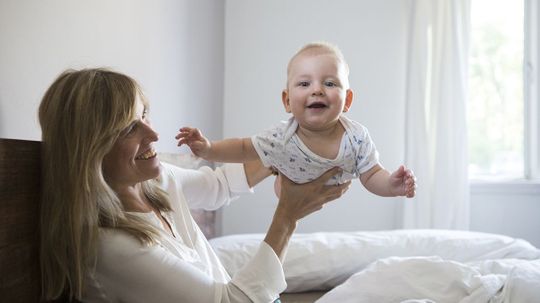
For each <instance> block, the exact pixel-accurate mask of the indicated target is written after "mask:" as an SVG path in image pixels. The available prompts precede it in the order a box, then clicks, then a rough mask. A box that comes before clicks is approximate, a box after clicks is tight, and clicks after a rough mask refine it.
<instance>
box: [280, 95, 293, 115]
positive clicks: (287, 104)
mask: <svg viewBox="0 0 540 303" xmlns="http://www.w3.org/2000/svg"><path fill="white" fill-rule="evenodd" d="M281 101H282V102H283V106H284V107H285V111H286V112H287V113H290V112H291V105H290V102H289V91H288V90H287V89H284V90H283V91H282V92H281Z"/></svg>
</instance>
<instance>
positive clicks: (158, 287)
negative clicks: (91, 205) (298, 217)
mask: <svg viewBox="0 0 540 303" xmlns="http://www.w3.org/2000/svg"><path fill="white" fill-rule="evenodd" d="M101 239H102V241H103V242H102V245H101V247H100V251H99V257H98V260H99V262H98V264H97V273H98V275H99V276H100V277H99V280H100V281H101V284H102V290H103V291H104V293H105V295H106V296H107V297H109V298H110V299H112V300H113V301H115V302H116V301H120V302H134V303H138V302H141V303H142V302H155V303H162V302H163V303H165V302H272V301H274V300H275V299H276V298H277V297H278V294H279V293H280V292H281V291H283V290H284V289H285V287H286V284H285V278H284V274H283V271H282V270H281V268H282V267H281V263H280V261H279V259H278V258H277V256H276V255H275V254H274V253H273V250H272V249H271V248H270V247H269V246H268V245H267V244H266V243H264V242H263V244H261V247H260V248H259V251H258V253H257V254H256V256H255V257H254V258H253V259H252V260H251V262H249V263H248V264H247V265H246V266H245V267H244V268H243V269H242V270H241V271H239V272H238V273H237V274H236V275H235V276H234V277H233V279H232V281H231V282H229V283H220V282H216V281H215V280H214V279H212V277H211V276H209V275H207V274H205V273H204V272H202V271H201V270H200V269H198V268H197V267H196V266H194V265H193V264H191V263H189V262H187V261H185V260H182V259H180V258H178V257H176V256H175V255H173V254H172V253H170V252H168V251H167V250H166V249H164V248H163V247H161V246H159V245H154V246H151V247H144V246H142V245H141V243H140V242H139V241H138V240H136V239H135V238H133V237H132V236H129V235H127V234H125V233H124V232H121V231H108V232H106V233H104V234H102V238H101Z"/></svg>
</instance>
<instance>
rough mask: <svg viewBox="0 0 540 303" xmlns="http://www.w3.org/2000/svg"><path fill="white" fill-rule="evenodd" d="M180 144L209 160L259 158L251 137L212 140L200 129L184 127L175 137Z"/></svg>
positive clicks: (247, 159)
mask: <svg viewBox="0 0 540 303" xmlns="http://www.w3.org/2000/svg"><path fill="white" fill-rule="evenodd" d="M175 138H176V139H178V146H180V145H182V144H186V145H187V146H189V148H190V149H191V151H192V152H193V154H195V155H196V156H198V157H201V158H203V159H205V160H208V161H214V162H227V163H245V162H248V161H253V160H259V155H258V154H257V152H256V151H255V147H253V143H251V139H250V138H231V139H224V140H220V141H213V142H210V140H208V139H207V138H206V137H205V136H204V135H203V134H202V133H201V131H200V130H199V129H197V128H191V127H182V128H181V129H180V131H179V132H178V134H177V135H176V137H175Z"/></svg>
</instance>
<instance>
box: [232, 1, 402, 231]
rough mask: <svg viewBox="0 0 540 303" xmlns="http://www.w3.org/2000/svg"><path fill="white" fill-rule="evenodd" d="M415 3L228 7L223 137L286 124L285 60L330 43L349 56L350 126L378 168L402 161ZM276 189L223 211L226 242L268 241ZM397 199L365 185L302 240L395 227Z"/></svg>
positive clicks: (306, 227)
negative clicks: (357, 127) (248, 236)
mask: <svg viewBox="0 0 540 303" xmlns="http://www.w3.org/2000/svg"><path fill="white" fill-rule="evenodd" d="M408 3H409V1H395V0H381V1H372V0H358V1H339V2H336V1H329V0H326V1H325V0H318V1H312V0H296V1H289V0H274V1H253V0H231V1H227V5H226V14H225V37H226V39H225V99H224V102H225V103H224V118H223V119H224V128H223V129H224V135H225V136H226V137H230V136H249V135H252V134H254V133H256V132H257V131H259V130H262V129H265V128H268V127H269V126H271V125H273V124H275V123H277V122H278V121H279V120H283V119H286V118H287V117H288V115H287V114H286V113H285V111H284V109H283V106H282V105H281V91H282V89H283V88H284V84H285V81H286V65H287V62H288V60H289V58H290V57H291V56H292V55H293V54H294V52H295V51H296V50H297V49H298V48H300V47H301V46H302V45H303V44H305V43H307V42H310V41H313V40H327V41H329V42H332V43H335V44H337V45H338V46H339V47H340V48H341V49H342V51H343V53H344V55H345V58H346V59H347V61H348V63H349V65H350V69H351V75H350V85H351V88H352V89H353V90H354V91H355V100H354V103H353V105H352V108H351V111H350V112H349V114H348V116H349V117H350V118H352V119H355V120H357V121H359V122H361V123H363V124H364V125H365V126H367V127H368V129H369V130H370V134H371V135H372V137H373V138H374V140H375V143H376V144H377V148H378V149H379V152H380V155H381V159H382V163H383V164H384V165H385V166H387V167H388V168H390V169H394V168H396V167H397V166H398V165H399V164H401V163H402V161H403V157H402V155H403V148H404V144H403V135H404V133H403V124H404V121H403V111H404V108H403V106H402V104H403V103H404V100H403V98H404V93H403V92H404V83H405V78H404V77H405V56H406V53H405V51H404V45H405V43H406V40H405V38H406V30H407V12H408ZM272 186H273V180H270V179H268V180H266V181H264V182H263V184H262V185H261V186H259V187H258V188H256V193H255V195H252V196H248V197H242V198H241V199H240V200H239V201H238V202H235V203H232V204H231V206H229V207H227V208H225V209H224V210H223V233H225V234H231V233H240V232H263V231H265V230H266V228H267V226H268V225H269V222H270V220H271V216H272V213H273V210H274V207H275V203H276V198H275V195H274V193H273V190H272ZM401 201H402V199H399V198H380V197H377V196H374V195H372V194H370V193H368V192H367V191H366V190H365V189H364V188H363V187H362V185H361V184H360V182H359V181H355V182H354V183H353V186H352V188H351V189H350V190H349V192H348V193H347V194H346V195H345V196H344V197H343V198H342V199H340V200H339V201H336V202H334V203H332V204H329V205H328V206H326V207H325V208H324V210H323V211H322V212H319V213H317V214H315V215H313V216H310V217H308V218H306V219H305V220H303V221H302V222H301V224H300V225H299V229H298V230H299V231H305V232H309V231H334V230H358V229H364V230H374V229H390V228H396V227H398V226H397V224H396V222H397V220H399V218H398V216H399V213H398V212H397V211H398V210H399V204H400V203H401Z"/></svg>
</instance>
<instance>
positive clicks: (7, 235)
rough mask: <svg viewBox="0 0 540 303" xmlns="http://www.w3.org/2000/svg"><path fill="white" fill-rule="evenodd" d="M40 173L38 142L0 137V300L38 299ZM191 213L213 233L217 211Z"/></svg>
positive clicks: (212, 234) (207, 230) (11, 302)
mask: <svg viewBox="0 0 540 303" xmlns="http://www.w3.org/2000/svg"><path fill="white" fill-rule="evenodd" d="M175 158H176V159H178V158H177V157H175ZM180 158H181V157H180ZM188 160H189V159H188ZM171 162H174V161H171ZM173 164H175V163H173ZM40 176H41V142H38V141H26V140H13V139H0V301H1V302H10V303H17V302H24V303H27V302H39V298H40V294H41V276H40V271H39V202H40V185H41V184H40V179H41V177H40ZM192 213H193V217H194V218H195V221H197V223H198V224H199V226H200V228H201V229H202V231H203V232H204V233H205V235H206V237H208V238H212V237H214V236H215V235H216V229H215V221H216V213H215V212H208V211H193V212H192ZM58 302H61V300H59V301H58Z"/></svg>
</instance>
